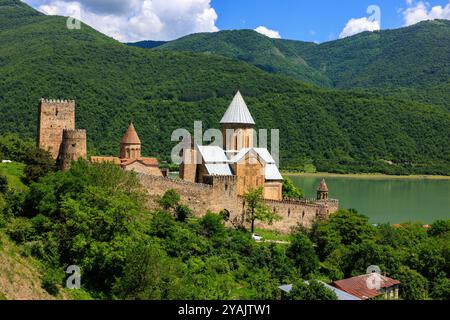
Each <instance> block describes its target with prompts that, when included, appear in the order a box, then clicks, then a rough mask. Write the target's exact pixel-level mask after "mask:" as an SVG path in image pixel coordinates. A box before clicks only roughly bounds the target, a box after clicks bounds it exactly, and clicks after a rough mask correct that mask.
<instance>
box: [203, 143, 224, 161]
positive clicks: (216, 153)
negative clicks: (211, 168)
mask: <svg viewBox="0 0 450 320" xmlns="http://www.w3.org/2000/svg"><path fill="white" fill-rule="evenodd" d="M197 148H198V151H199V152H200V154H201V156H202V158H203V161H205V163H228V162H229V160H228V158H227V156H226V154H225V151H224V150H223V149H222V148H221V147H217V146H197Z"/></svg>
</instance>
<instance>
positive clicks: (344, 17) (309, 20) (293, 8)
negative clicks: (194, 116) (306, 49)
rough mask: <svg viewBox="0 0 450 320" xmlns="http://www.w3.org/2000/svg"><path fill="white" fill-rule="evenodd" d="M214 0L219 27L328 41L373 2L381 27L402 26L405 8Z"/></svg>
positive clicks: (301, 0) (401, 3)
mask: <svg viewBox="0 0 450 320" xmlns="http://www.w3.org/2000/svg"><path fill="white" fill-rule="evenodd" d="M237 3H238V2H237V1H230V0H213V1H212V6H213V8H214V9H215V10H216V11H217V14H218V17H219V18H218V20H217V26H218V28H219V29H242V28H248V29H254V28H256V27H258V26H260V25H263V26H265V27H267V28H269V29H272V30H277V31H278V32H279V33H280V34H281V36H282V37H283V38H286V39H294V40H306V41H319V42H324V41H328V40H329V39H330V38H332V39H336V38H338V37H339V35H340V33H341V31H342V30H343V28H344V26H345V25H346V23H347V22H348V21H349V20H350V19H351V18H361V17H367V16H368V15H367V14H366V10H367V8H368V7H369V6H370V5H373V4H375V5H378V6H379V7H380V9H381V29H392V28H399V27H402V26H403V25H404V24H405V23H404V18H403V13H402V12H401V10H405V9H406V8H407V3H406V1H405V0H378V1H373V0H357V1H355V0H339V1H336V0H316V1H305V0H281V1H277V0H244V1H239V4H237ZM428 3H429V4H430V7H434V6H438V5H440V6H442V7H444V6H445V5H447V4H448V3H449V1H448V0H434V1H428Z"/></svg>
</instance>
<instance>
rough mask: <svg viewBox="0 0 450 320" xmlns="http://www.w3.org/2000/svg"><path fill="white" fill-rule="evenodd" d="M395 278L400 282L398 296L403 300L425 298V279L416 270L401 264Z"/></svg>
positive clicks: (426, 288) (426, 283)
mask: <svg viewBox="0 0 450 320" xmlns="http://www.w3.org/2000/svg"><path fill="white" fill-rule="evenodd" d="M395 278H396V279H397V280H399V281H400V282H401V284H400V296H401V298H403V299H404V300H424V299H426V298H427V292H428V282H427V279H426V278H424V277H423V276H422V275H420V274H419V273H418V272H417V271H415V270H412V269H410V268H408V267H407V266H401V267H400V268H399V270H398V272H397V274H396V275H395Z"/></svg>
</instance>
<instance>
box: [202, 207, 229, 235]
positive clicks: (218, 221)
mask: <svg viewBox="0 0 450 320" xmlns="http://www.w3.org/2000/svg"><path fill="white" fill-rule="evenodd" d="M199 226H200V230H199V232H200V234H201V235H203V236H205V237H207V238H223V237H224V236H225V234H226V229H225V226H224V221H223V219H222V217H221V216H220V215H218V214H215V213H212V212H208V213H206V215H204V216H203V217H202V218H201V219H200V221H199Z"/></svg>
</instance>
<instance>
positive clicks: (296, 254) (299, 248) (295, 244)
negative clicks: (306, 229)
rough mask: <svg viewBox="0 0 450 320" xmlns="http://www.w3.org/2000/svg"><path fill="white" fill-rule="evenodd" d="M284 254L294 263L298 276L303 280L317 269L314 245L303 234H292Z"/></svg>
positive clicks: (317, 261)
mask: <svg viewBox="0 0 450 320" xmlns="http://www.w3.org/2000/svg"><path fill="white" fill-rule="evenodd" d="M286 254H287V256H288V257H289V258H291V259H292V260H293V261H294V264H295V266H296V267H297V269H298V273H299V275H300V276H301V277H303V278H307V277H308V276H309V275H310V274H312V273H314V272H316V271H317V269H318V268H319V258H318V256H317V255H316V252H315V250H314V245H313V243H312V242H311V240H310V239H309V238H308V237H307V236H306V235H305V234H304V233H303V232H300V231H297V232H295V233H294V234H292V236H291V244H290V245H289V247H288V249H287V252H286Z"/></svg>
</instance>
